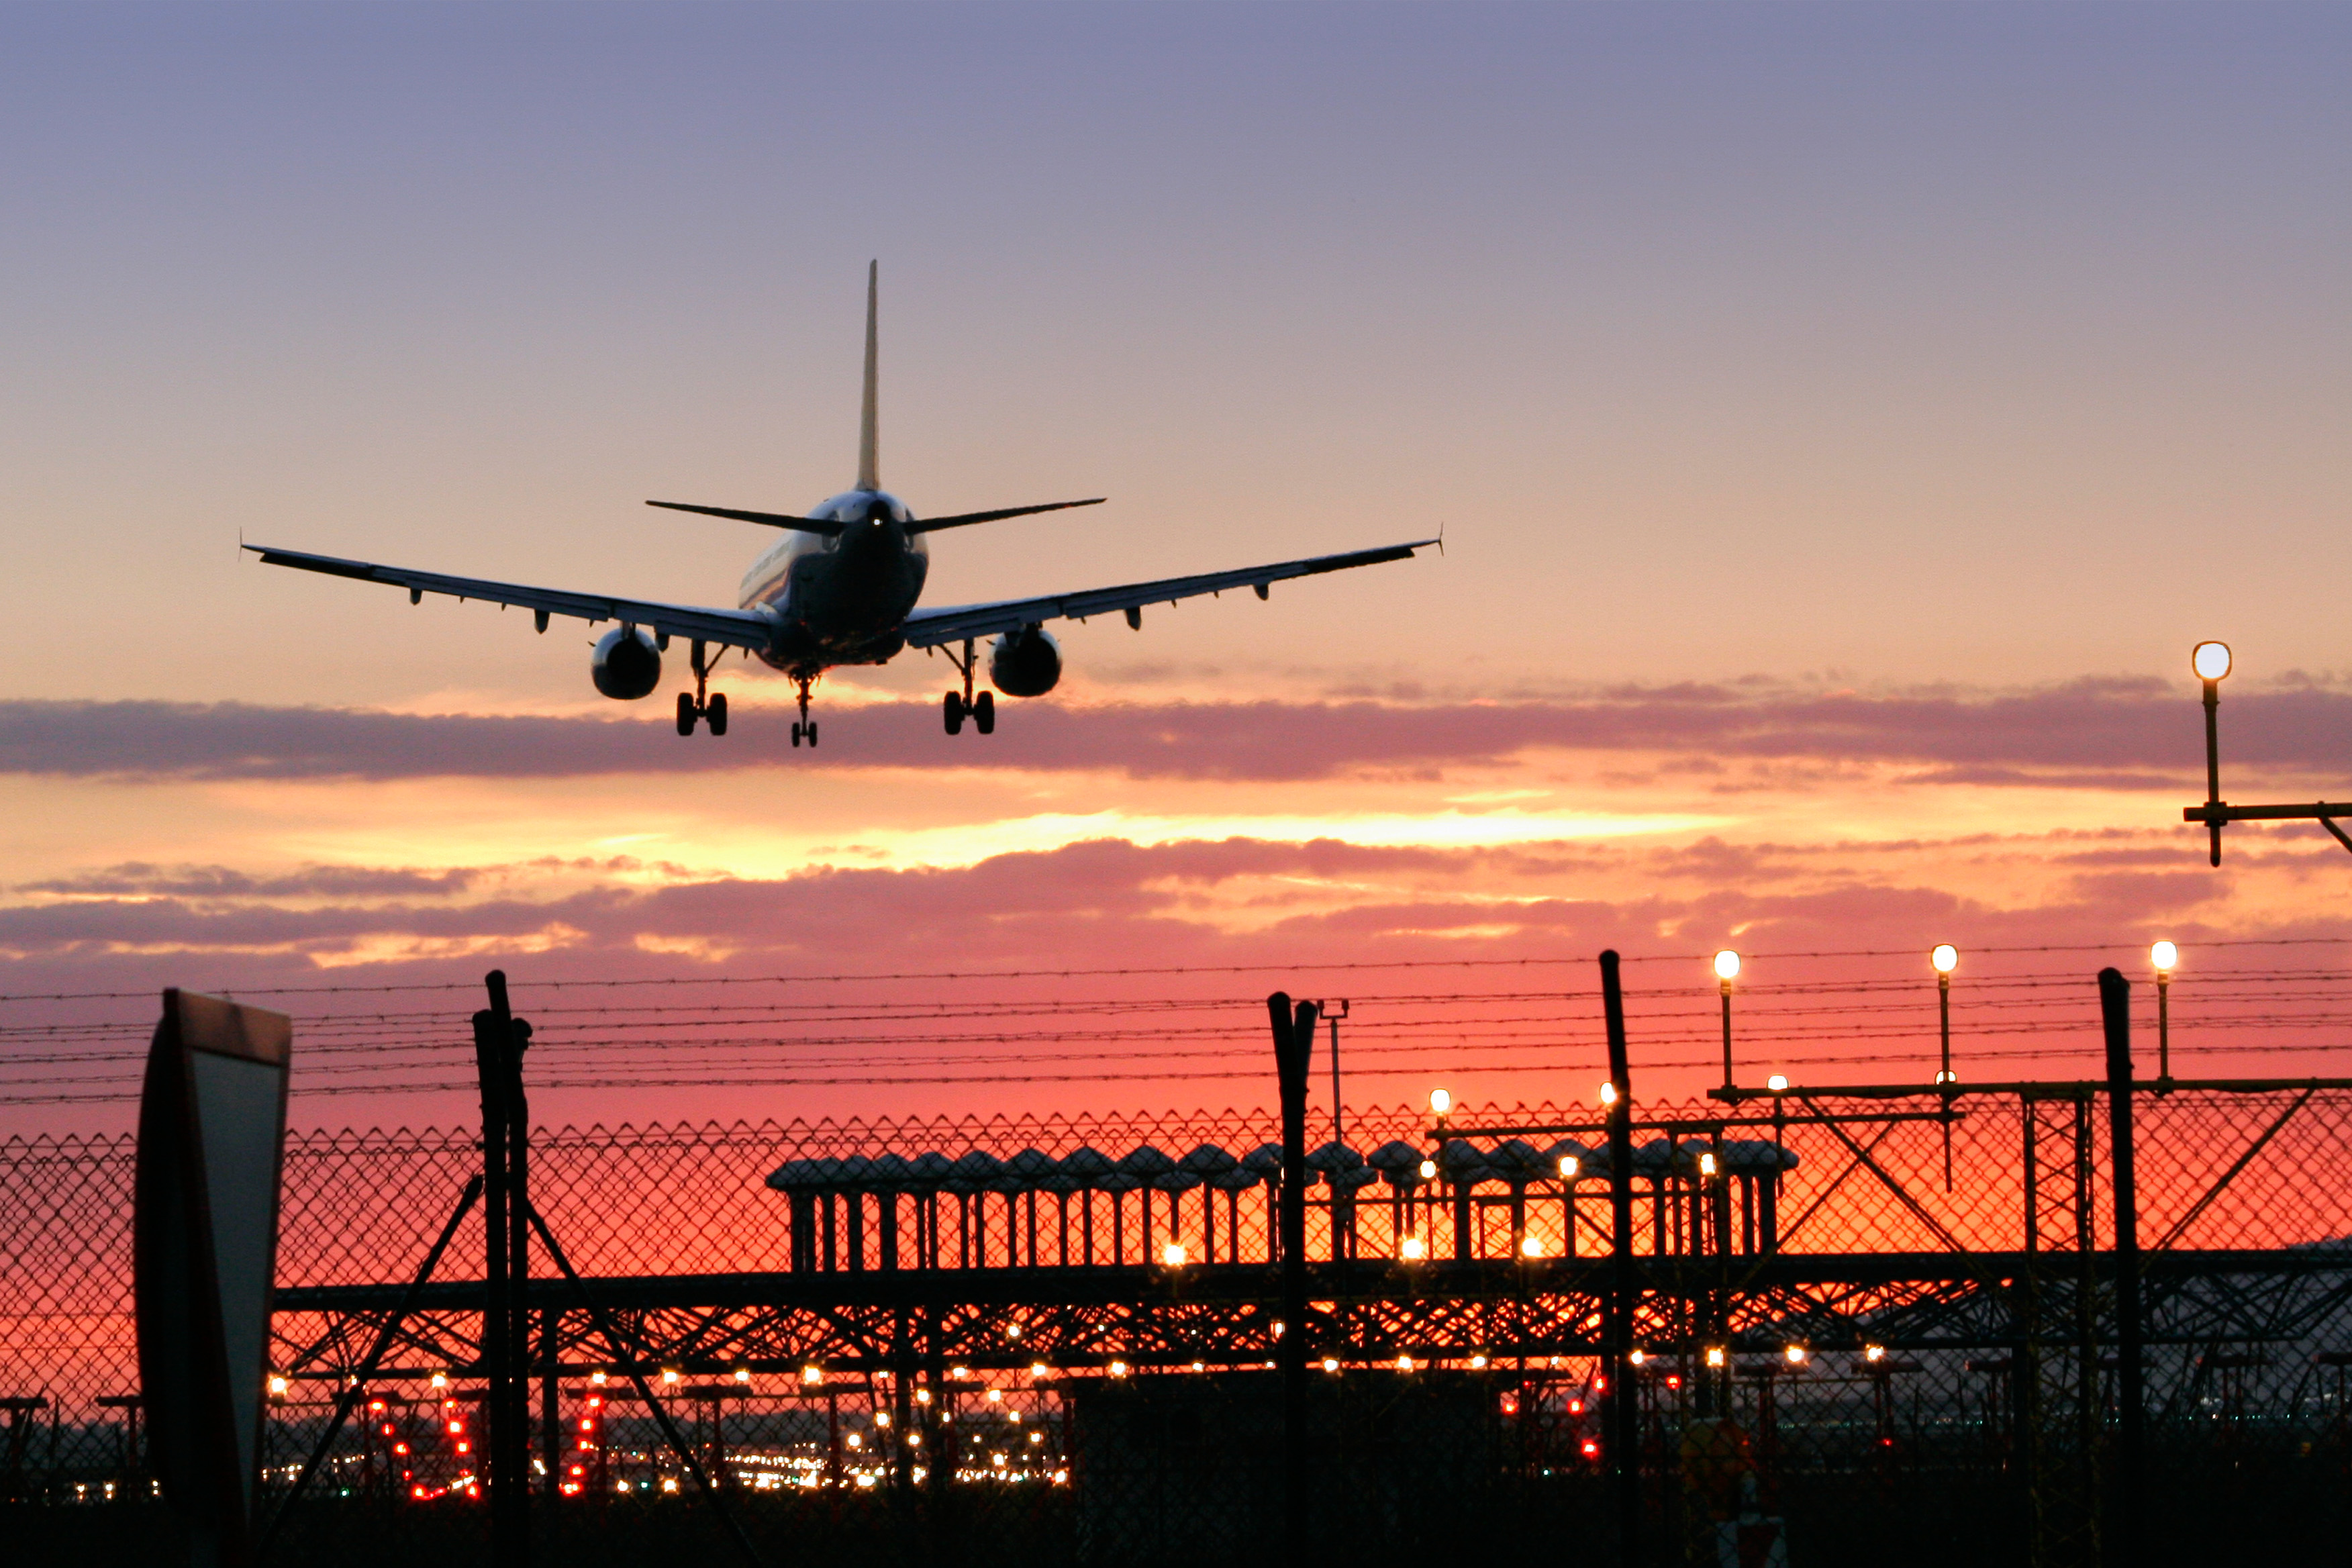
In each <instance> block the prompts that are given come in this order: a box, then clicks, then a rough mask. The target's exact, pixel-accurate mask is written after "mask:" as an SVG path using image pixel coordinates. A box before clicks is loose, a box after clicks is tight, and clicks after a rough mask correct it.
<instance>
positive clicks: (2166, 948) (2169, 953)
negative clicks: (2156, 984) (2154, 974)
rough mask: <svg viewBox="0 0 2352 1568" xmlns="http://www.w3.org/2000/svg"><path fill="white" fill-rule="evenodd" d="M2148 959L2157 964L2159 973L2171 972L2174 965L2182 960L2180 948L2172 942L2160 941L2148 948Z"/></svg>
mask: <svg viewBox="0 0 2352 1568" xmlns="http://www.w3.org/2000/svg"><path fill="white" fill-rule="evenodd" d="M2147 960H2148V962H2149V963H2153V964H2155V965H2156V967H2157V970H2158V973H2169V972H2170V970H2171V968H2172V966H2173V965H2174V964H2176V963H2179V962H2180V949H2179V948H2178V947H2176V946H2175V945H2173V944H2172V943H2171V942H2158V943H2157V944H2156V945H2155V946H2154V947H2151V948H2149V949H2148V950H2147Z"/></svg>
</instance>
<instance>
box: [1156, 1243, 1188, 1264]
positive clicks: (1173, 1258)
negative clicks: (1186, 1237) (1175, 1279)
mask: <svg viewBox="0 0 2352 1568" xmlns="http://www.w3.org/2000/svg"><path fill="white" fill-rule="evenodd" d="M1160 1262H1162V1263H1165V1264H1166V1265H1167V1266H1168V1267H1169V1268H1183V1267H1184V1244H1183V1243H1182V1242H1181V1241H1171V1242H1170V1243H1169V1244H1168V1245H1167V1246H1165V1247H1161V1248H1160Z"/></svg>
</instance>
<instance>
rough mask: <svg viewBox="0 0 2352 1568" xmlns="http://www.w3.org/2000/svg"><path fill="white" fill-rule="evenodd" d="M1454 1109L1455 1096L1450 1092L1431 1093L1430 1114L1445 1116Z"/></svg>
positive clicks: (1433, 1090)
mask: <svg viewBox="0 0 2352 1568" xmlns="http://www.w3.org/2000/svg"><path fill="white" fill-rule="evenodd" d="M1453 1109H1454V1096H1453V1094H1452V1093H1451V1092H1450V1091H1449V1090H1446V1089H1431V1090H1430V1091H1429V1113H1430V1114H1431V1115H1432V1116H1443V1115H1444V1114H1445V1113H1446V1112H1447V1111H1449V1110H1453Z"/></svg>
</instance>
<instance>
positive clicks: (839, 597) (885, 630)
mask: <svg viewBox="0 0 2352 1568" xmlns="http://www.w3.org/2000/svg"><path fill="white" fill-rule="evenodd" d="M928 566H929V563H928V562H927V561H926V560H925V559H924V558H923V556H921V555H919V554H917V553H914V552H906V553H901V554H896V555H895V558H892V559H883V560H872V559H867V560H859V559H856V558H855V557H847V558H845V557H844V556H842V555H807V556H803V557H802V558H801V559H800V560H798V561H796V562H794V563H793V570H792V573H791V574H790V576H789V577H788V578H787V579H786V580H785V582H784V584H782V590H783V591H782V594H781V595H779V596H778V598H777V600H776V601H775V603H776V607H777V608H778V609H779V610H781V611H782V614H783V618H784V627H783V632H782V636H781V637H779V638H778V639H777V641H776V643H775V644H774V645H773V646H772V647H769V648H767V649H764V650H762V651H761V655H760V658H761V662H762V663H765V664H768V665H771V666H772V667H773V668H778V669H785V670H789V669H793V668H803V667H805V666H807V665H810V664H813V663H814V664H825V665H832V664H882V663H885V662H887V661H888V660H889V659H890V658H892V657H893V656H895V655H896V654H898V651H899V650H900V649H902V648H904V647H906V646H907V639H906V637H905V635H904V633H903V632H902V631H901V630H900V627H901V626H903V625H904V624H905V622H906V619H907V613H908V611H909V610H912V609H913V608H914V607H915V603H916V601H917V600H918V599H919V598H921V597H922V593H923V579H924V577H925V575H926V568H927V567H928Z"/></svg>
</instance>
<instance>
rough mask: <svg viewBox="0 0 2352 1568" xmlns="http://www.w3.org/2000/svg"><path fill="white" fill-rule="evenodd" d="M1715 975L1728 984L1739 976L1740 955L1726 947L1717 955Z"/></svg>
mask: <svg viewBox="0 0 2352 1568" xmlns="http://www.w3.org/2000/svg"><path fill="white" fill-rule="evenodd" d="M1715 977H1716V978H1717V980H1720V981H1722V982H1723V983H1724V984H1726V985H1728V984H1731V983H1732V982H1733V981H1735V980H1737V979H1738V978H1739V955H1738V953H1736V952H1732V951H1731V950H1730V949H1729V948H1725V949H1724V950H1723V951H1722V952H1718V953H1717V954H1716V955H1715Z"/></svg>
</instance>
